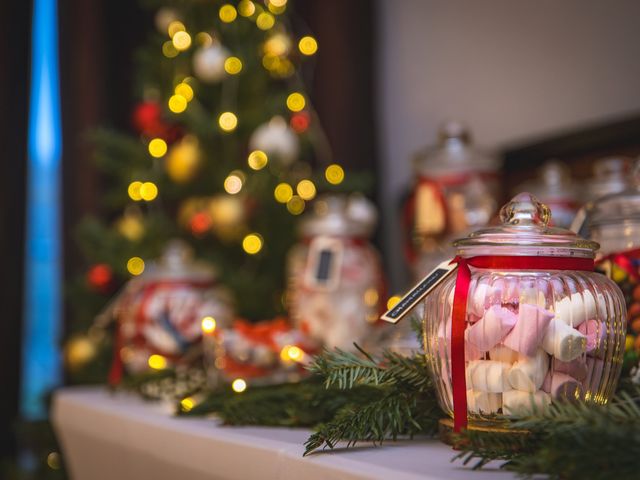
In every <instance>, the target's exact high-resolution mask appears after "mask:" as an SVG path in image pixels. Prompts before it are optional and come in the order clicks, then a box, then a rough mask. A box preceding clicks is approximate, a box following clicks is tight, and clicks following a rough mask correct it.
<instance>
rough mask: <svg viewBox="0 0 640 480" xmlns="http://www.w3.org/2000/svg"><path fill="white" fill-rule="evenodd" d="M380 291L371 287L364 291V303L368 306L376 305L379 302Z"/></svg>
mask: <svg viewBox="0 0 640 480" xmlns="http://www.w3.org/2000/svg"><path fill="white" fill-rule="evenodd" d="M379 298H380V296H379V295H378V291H377V290H376V289H375V288H369V289H368V290H367V291H365V292H364V303H365V305H367V306H368V307H375V306H376V305H377V304H378V299H379Z"/></svg>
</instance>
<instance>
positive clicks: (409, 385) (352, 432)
mask: <svg viewBox="0 0 640 480" xmlns="http://www.w3.org/2000/svg"><path fill="white" fill-rule="evenodd" d="M358 349H359V350H360V352H361V354H362V356H358V355H356V354H354V353H350V352H345V351H342V350H338V349H336V350H333V351H325V352H324V353H323V354H322V355H320V356H319V357H316V359H315V361H314V362H313V363H312V365H311V366H310V369H311V371H312V372H314V373H316V374H318V375H320V376H321V377H323V378H324V380H325V385H326V386H327V388H331V387H335V386H337V387H338V388H339V389H342V390H343V391H344V390H345V389H346V390H348V389H350V388H354V387H357V386H370V387H374V388H376V389H377V390H378V391H379V392H381V396H380V398H377V399H376V398H372V399H371V400H370V401H369V402H368V403H367V404H364V405H360V406H359V407H358V408H354V406H353V405H348V406H346V407H345V408H343V409H341V410H340V411H339V412H338V413H337V415H336V416H335V417H334V418H333V419H332V420H331V421H330V422H328V423H325V424H323V425H320V427H319V428H318V429H317V431H316V432H315V433H314V434H313V435H312V436H311V437H310V438H309V439H308V440H307V442H306V443H305V455H308V454H309V453H311V452H313V451H315V450H317V449H319V448H330V449H331V448H334V447H335V446H336V445H337V444H338V443H339V442H340V441H341V440H345V441H346V446H347V447H350V446H353V445H355V444H356V442H358V441H370V442H373V443H374V444H378V443H381V442H383V441H384V440H387V439H392V440H395V439H397V438H398V437H399V436H404V435H406V436H409V437H412V436H413V435H415V434H418V433H423V434H433V433H435V431H436V428H437V422H438V419H439V417H440V415H441V414H440V410H439V408H438V406H437V403H436V400H435V396H434V394H433V388H432V385H431V382H430V380H429V377H428V375H427V374H426V365H425V360H424V358H423V357H422V356H418V355H416V356H415V357H412V358H406V357H402V356H401V355H398V354H395V353H392V352H385V353H384V354H383V356H382V358H381V359H380V360H379V361H378V360H376V359H374V358H373V357H372V356H370V355H369V354H367V353H366V352H364V351H363V350H362V349H360V348H359V347H358Z"/></svg>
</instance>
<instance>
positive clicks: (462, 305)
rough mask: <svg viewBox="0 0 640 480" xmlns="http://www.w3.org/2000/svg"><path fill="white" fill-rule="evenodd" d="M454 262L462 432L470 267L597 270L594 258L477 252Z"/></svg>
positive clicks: (456, 424)
mask: <svg viewBox="0 0 640 480" xmlns="http://www.w3.org/2000/svg"><path fill="white" fill-rule="evenodd" d="M451 263H457V264H458V274H457V277H456V286H455V293H454V297H453V313H452V326H451V377H452V378H451V382H452V388H453V429H454V431H455V432H459V431H460V430H462V429H464V428H466V427H467V381H466V375H465V359H464V331H465V329H466V327H467V300H468V298H469V285H470V283H471V270H470V269H469V267H474V268H490V269H497V270H583V271H593V267H594V262H593V259H590V258H573V257H518V256H477V257H471V258H463V257H456V258H454V259H453V260H452V261H451Z"/></svg>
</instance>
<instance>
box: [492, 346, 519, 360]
mask: <svg viewBox="0 0 640 480" xmlns="http://www.w3.org/2000/svg"><path fill="white" fill-rule="evenodd" d="M489 358H490V359H491V360H497V361H498V362H505V363H515V362H517V361H518V359H519V358H520V354H519V353H518V352H516V351H515V350H511V349H510V348H509V347H505V346H504V345H496V346H495V347H493V348H492V349H491V350H489Z"/></svg>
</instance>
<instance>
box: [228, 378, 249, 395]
mask: <svg viewBox="0 0 640 480" xmlns="http://www.w3.org/2000/svg"><path fill="white" fill-rule="evenodd" d="M231 389H232V390H233V391H234V392H236V393H242V392H244V391H245V390H246V389H247V382H245V381H244V380H243V379H242V378H236V379H235V380H234V381H233V382H231Z"/></svg>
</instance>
